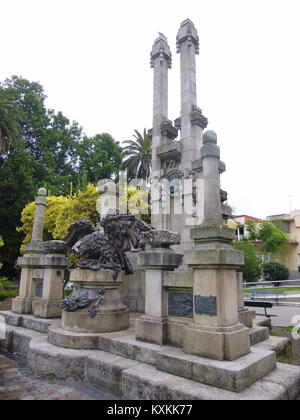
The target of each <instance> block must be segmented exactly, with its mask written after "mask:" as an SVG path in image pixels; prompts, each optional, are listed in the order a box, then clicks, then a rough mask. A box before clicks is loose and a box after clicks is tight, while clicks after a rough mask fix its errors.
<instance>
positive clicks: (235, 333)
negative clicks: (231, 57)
mask: <svg viewBox="0 0 300 420" xmlns="http://www.w3.org/2000/svg"><path fill="white" fill-rule="evenodd" d="M183 351H184V352H185V353H187V354H193V355H196V356H200V357H207V358H208V359H214V360H235V359H238V358H239V357H241V356H244V355H246V354H247V353H249V351H250V336H249V329H248V328H245V327H244V326H242V325H241V324H237V325H236V326H233V327H228V328H211V329H204V327H201V326H199V325H198V324H191V325H190V326H187V327H185V328H184V330H183Z"/></svg>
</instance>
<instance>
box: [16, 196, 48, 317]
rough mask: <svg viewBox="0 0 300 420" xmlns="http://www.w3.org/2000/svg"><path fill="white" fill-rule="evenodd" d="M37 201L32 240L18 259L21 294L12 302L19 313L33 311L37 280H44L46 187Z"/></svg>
mask: <svg viewBox="0 0 300 420" xmlns="http://www.w3.org/2000/svg"><path fill="white" fill-rule="evenodd" d="M35 203H36V208H35V216H34V224H33V230H32V237H31V241H30V243H29V244H27V245H25V246H24V256H23V257H20V258H19V259H18V265H19V266H20V267H21V269H22V271H21V281H20V291H19V296H18V297H17V298H15V299H13V302H12V311H13V312H15V313H18V314H31V313H33V310H34V308H33V306H34V305H33V303H34V301H35V299H36V285H37V283H36V280H39V281H43V270H42V267H41V264H40V260H41V256H42V255H43V254H44V253H45V249H44V245H43V224H44V212H45V207H46V204H47V191H46V189H45V188H40V189H39V190H38V193H37V197H36V202H35Z"/></svg>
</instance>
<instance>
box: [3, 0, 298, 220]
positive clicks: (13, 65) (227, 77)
mask: <svg viewBox="0 0 300 420" xmlns="http://www.w3.org/2000/svg"><path fill="white" fill-rule="evenodd" d="M0 13H1V23H0V40H1V58H0V60H1V61H0V80H1V81H3V80H4V79H6V78H7V77H10V76H12V75H13V74H17V75H21V76H23V77H25V78H28V79H29V80H31V81H39V82H40V83H41V84H42V85H43V86H44V88H45V92H46V94H47V96H48V99H47V106H48V107H49V108H53V109H55V110H56V111H62V112H63V113H64V114H65V115H66V116H67V117H68V118H70V119H71V120H77V121H78V122H79V123H80V124H81V125H82V127H83V128H84V131H85V133H86V134H87V135H89V136H92V135H94V134H96V133H101V132H108V133H110V134H111V135H112V136H113V137H114V138H115V139H116V140H118V141H120V142H121V141H122V140H125V139H128V138H131V137H132V134H133V131H134V129H138V130H139V131H142V130H143V128H144V127H146V128H147V129H149V128H151V125H152V70H151V69H150V64H149V63H150V50H151V47H152V45H153V41H154V39H155V38H156V37H157V35H158V31H160V32H163V33H164V34H165V35H166V36H167V38H168V41H169V44H170V47H171V50H172V53H173V67H172V70H171V71H170V72H169V118H170V119H172V120H174V119H175V118H177V117H179V115H180V78H179V70H180V66H179V64H180V63H179V55H178V54H176V35H177V32H178V29H179V26H180V23H181V22H182V21H183V20H185V19H186V18H187V17H189V18H190V19H191V20H192V21H193V22H194V24H195V26H196V28H197V29H198V32H199V37H200V55H199V56H198V57H197V72H198V73H197V91H198V106H199V107H200V108H201V109H202V110H203V113H204V115H205V116H207V117H208V119H209V126H208V128H209V129H212V130H215V131H216V132H217V134H218V139H219V145H220V147H221V155H222V157H221V158H222V160H223V161H225V163H226V165H227V172H226V173H225V174H224V175H223V176H222V188H223V189H225V190H227V191H228V193H229V202H230V204H231V205H232V206H233V207H234V210H235V212H236V213H239V214H249V215H252V216H256V217H265V216H267V215H271V214H278V213H286V212H289V211H290V209H295V208H300V191H299V183H300V176H299V172H300V154H299V152H300V146H299V141H300V134H299V133H300V127H299V112H300V24H299V22H300V2H299V0H181V1H178V0H151V1H146V0H106V1H103V0H26V1H25V0H0Z"/></svg>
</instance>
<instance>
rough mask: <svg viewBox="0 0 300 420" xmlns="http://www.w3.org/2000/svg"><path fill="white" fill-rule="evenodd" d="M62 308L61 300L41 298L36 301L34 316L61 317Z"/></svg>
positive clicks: (44, 317) (45, 317)
mask: <svg viewBox="0 0 300 420" xmlns="http://www.w3.org/2000/svg"><path fill="white" fill-rule="evenodd" d="M61 314H62V310H61V307H60V301H49V300H44V299H40V300H39V301H36V302H35V305H34V316H35V317H37V318H43V319H51V318H52V319H53V318H60V317H61Z"/></svg>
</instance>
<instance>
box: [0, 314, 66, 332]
mask: <svg viewBox="0 0 300 420" xmlns="http://www.w3.org/2000/svg"><path fill="white" fill-rule="evenodd" d="M1 316H2V317H4V319H5V321H6V324H7V325H11V326H13V327H23V328H26V329H29V330H33V331H37V332H40V333H42V334H46V333H48V329H49V328H50V327H51V326H52V325H60V323H61V320H60V319H42V318H35V317H34V316H33V315H19V314H16V313H14V312H11V311H2V312H0V317H1Z"/></svg>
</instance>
